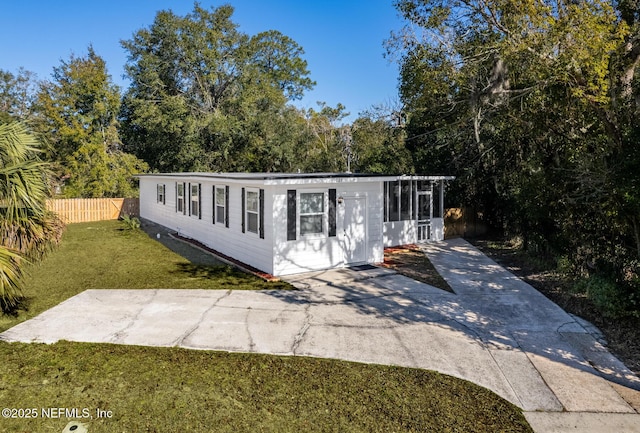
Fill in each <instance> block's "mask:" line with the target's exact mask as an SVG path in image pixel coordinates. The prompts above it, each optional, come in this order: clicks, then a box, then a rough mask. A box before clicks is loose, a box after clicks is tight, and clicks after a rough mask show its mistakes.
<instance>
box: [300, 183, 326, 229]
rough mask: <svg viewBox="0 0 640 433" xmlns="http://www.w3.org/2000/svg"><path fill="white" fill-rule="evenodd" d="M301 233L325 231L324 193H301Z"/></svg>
mask: <svg viewBox="0 0 640 433" xmlns="http://www.w3.org/2000/svg"><path fill="white" fill-rule="evenodd" d="M299 218H300V235H301V236H304V235H311V234H322V233H324V193H323V192H301V193H300V215H299Z"/></svg>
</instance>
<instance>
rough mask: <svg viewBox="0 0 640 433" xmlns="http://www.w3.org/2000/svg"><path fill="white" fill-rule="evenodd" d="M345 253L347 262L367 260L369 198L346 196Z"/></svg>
mask: <svg viewBox="0 0 640 433" xmlns="http://www.w3.org/2000/svg"><path fill="white" fill-rule="evenodd" d="M343 245H344V254H345V262H346V263H347V264H351V263H363V262H366V261H367V198H366V197H345V198H344V237H343Z"/></svg>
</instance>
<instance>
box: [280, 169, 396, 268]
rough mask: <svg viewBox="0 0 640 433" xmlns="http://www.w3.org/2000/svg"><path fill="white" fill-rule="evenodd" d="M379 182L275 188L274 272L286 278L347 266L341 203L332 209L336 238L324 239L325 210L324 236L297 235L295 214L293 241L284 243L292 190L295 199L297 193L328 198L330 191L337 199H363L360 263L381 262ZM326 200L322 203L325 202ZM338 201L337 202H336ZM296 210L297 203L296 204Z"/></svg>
mask: <svg viewBox="0 0 640 433" xmlns="http://www.w3.org/2000/svg"><path fill="white" fill-rule="evenodd" d="M380 185H381V184H380V182H352V183H341V182H335V183H327V182H326V181H325V182H324V183H323V184H322V185H320V186H318V185H314V184H311V185H286V186H281V185H279V186H278V187H277V189H276V190H274V201H273V204H274V207H273V215H274V220H276V221H278V222H279V224H277V225H276V226H274V230H273V236H274V265H273V266H274V273H275V275H287V274H293V273H298V272H305V271H312V270H322V269H330V268H339V267H344V266H347V265H349V264H350V263H348V262H347V260H346V257H345V249H344V245H345V244H344V242H345V234H344V231H345V227H344V218H345V214H344V202H343V203H342V204H340V203H338V204H337V206H336V236H331V237H330V236H328V233H327V229H328V211H327V208H326V207H325V220H324V233H323V234H322V235H309V236H300V234H299V227H298V225H299V214H298V212H296V226H297V228H298V233H297V234H296V240H287V230H286V229H287V226H286V221H287V212H286V210H287V190H293V189H295V190H296V192H297V197H299V194H300V193H301V192H324V193H325V198H326V197H328V192H329V190H330V189H336V196H337V198H339V197H342V198H343V200H346V199H349V198H350V197H354V198H360V199H364V200H366V210H365V216H366V225H367V227H366V246H365V249H366V253H365V254H366V255H365V257H364V260H363V262H368V263H378V262H382V260H383V256H384V251H383V246H382V234H381V228H382V209H381V208H382V202H381V200H382V192H381V186H380ZM325 201H326V200H325ZM338 201H339V200H338ZM297 206H298V208H299V202H297Z"/></svg>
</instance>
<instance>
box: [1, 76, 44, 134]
mask: <svg viewBox="0 0 640 433" xmlns="http://www.w3.org/2000/svg"><path fill="white" fill-rule="evenodd" d="M36 87H37V80H36V75H35V74H34V73H33V72H30V71H27V70H25V69H23V68H20V69H19V70H18V73H17V74H12V73H11V72H9V71H3V70H1V69H0V120H1V121H5V122H9V121H11V120H19V121H27V120H30V119H31V116H32V111H31V106H32V105H33V100H34V98H35V94H36Z"/></svg>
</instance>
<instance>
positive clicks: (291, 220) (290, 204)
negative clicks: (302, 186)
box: [287, 189, 296, 241]
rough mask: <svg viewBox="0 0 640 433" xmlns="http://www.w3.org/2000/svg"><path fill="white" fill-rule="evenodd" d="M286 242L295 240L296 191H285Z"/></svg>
mask: <svg viewBox="0 0 640 433" xmlns="http://www.w3.org/2000/svg"><path fill="white" fill-rule="evenodd" d="M287 240H288V241H295V240H296V190H295V189H290V190H287Z"/></svg>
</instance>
